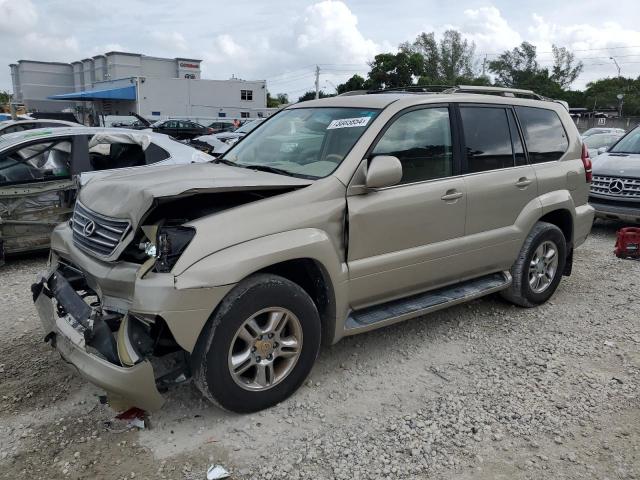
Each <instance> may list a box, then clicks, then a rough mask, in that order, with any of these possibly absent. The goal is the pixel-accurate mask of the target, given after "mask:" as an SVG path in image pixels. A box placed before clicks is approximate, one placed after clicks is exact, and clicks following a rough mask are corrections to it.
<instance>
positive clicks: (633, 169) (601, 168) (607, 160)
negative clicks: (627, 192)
mask: <svg viewBox="0 0 640 480" xmlns="http://www.w3.org/2000/svg"><path fill="white" fill-rule="evenodd" d="M593 174H594V175H601V176H611V177H638V178H640V154H637V153H614V152H611V153H602V154H600V155H598V156H597V157H595V158H594V159H593Z"/></svg>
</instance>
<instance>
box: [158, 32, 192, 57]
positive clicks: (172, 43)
mask: <svg viewBox="0 0 640 480" xmlns="http://www.w3.org/2000/svg"><path fill="white" fill-rule="evenodd" d="M150 37H151V40H152V41H153V43H154V44H155V45H156V46H157V47H159V48H162V49H165V50H167V51H170V52H186V51H188V50H189V43H188V42H187V40H186V39H185V38H184V36H183V35H182V34H181V33H180V32H176V31H173V32H161V31H157V30H155V31H153V32H151V34H150Z"/></svg>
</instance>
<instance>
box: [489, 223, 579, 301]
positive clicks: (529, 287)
mask: <svg viewBox="0 0 640 480" xmlns="http://www.w3.org/2000/svg"><path fill="white" fill-rule="evenodd" d="M566 260H567V242H566V240H565V238H564V234H563V233H562V230H560V229H559V228H558V227H556V226H555V225H553V224H551V223H547V222H538V223H536V224H535V225H534V227H533V228H532V229H531V232H529V235H528V236H527V238H526V239H525V241H524V245H523V246H522V249H521V250H520V254H519V255H518V259H517V260H516V262H515V263H514V264H513V266H512V267H511V276H512V277H513V281H512V283H511V286H510V287H509V288H508V289H507V290H503V291H502V292H500V294H501V296H502V297H503V298H504V299H505V300H507V301H509V302H511V303H514V304H516V305H519V306H521V307H527V308H530V307H535V306H537V305H541V304H543V303H545V302H546V301H547V300H549V298H551V296H552V295H553V294H554V292H555V291H556V288H558V284H559V283H560V280H561V278H562V272H564V268H565V264H566Z"/></svg>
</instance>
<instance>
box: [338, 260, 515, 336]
mask: <svg viewBox="0 0 640 480" xmlns="http://www.w3.org/2000/svg"><path fill="white" fill-rule="evenodd" d="M509 285H511V274H510V273H509V272H500V273H493V274H491V275H486V276H484V277H480V278H474V279H473V280H468V281H466V282H461V283H456V284H454V285H449V286H448V287H443V288H438V289H436V290H431V291H429V292H425V293H419V294H417V295H412V296H410V297H406V298H401V299H398V300H393V301H391V302H387V303H383V304H381V305H374V306H372V307H366V308H363V309H361V310H354V311H352V312H351V313H350V314H349V317H348V318H347V321H346V323H345V334H346V335H351V334H354V333H359V332H361V331H365V330H371V329H373V328H378V327H382V326H385V325H391V324H392V323H396V322H400V321H402V320H407V319H409V318H413V317H418V316H420V315H424V314H427V313H431V312H435V311H436V310H441V309H443V308H447V307H450V306H453V305H457V304H459V303H464V302H468V301H469V300H473V299H475V298H480V297H483V296H485V295H489V294H491V293H494V292H498V291H500V290H504V289H506V288H508V287H509Z"/></svg>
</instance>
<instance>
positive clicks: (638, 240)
mask: <svg viewBox="0 0 640 480" xmlns="http://www.w3.org/2000/svg"><path fill="white" fill-rule="evenodd" d="M613 252H614V253H615V254H616V257H618V258H640V228H638V227H625V228H621V229H620V230H618V232H617V233H616V248H615V250H614V251H613Z"/></svg>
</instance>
